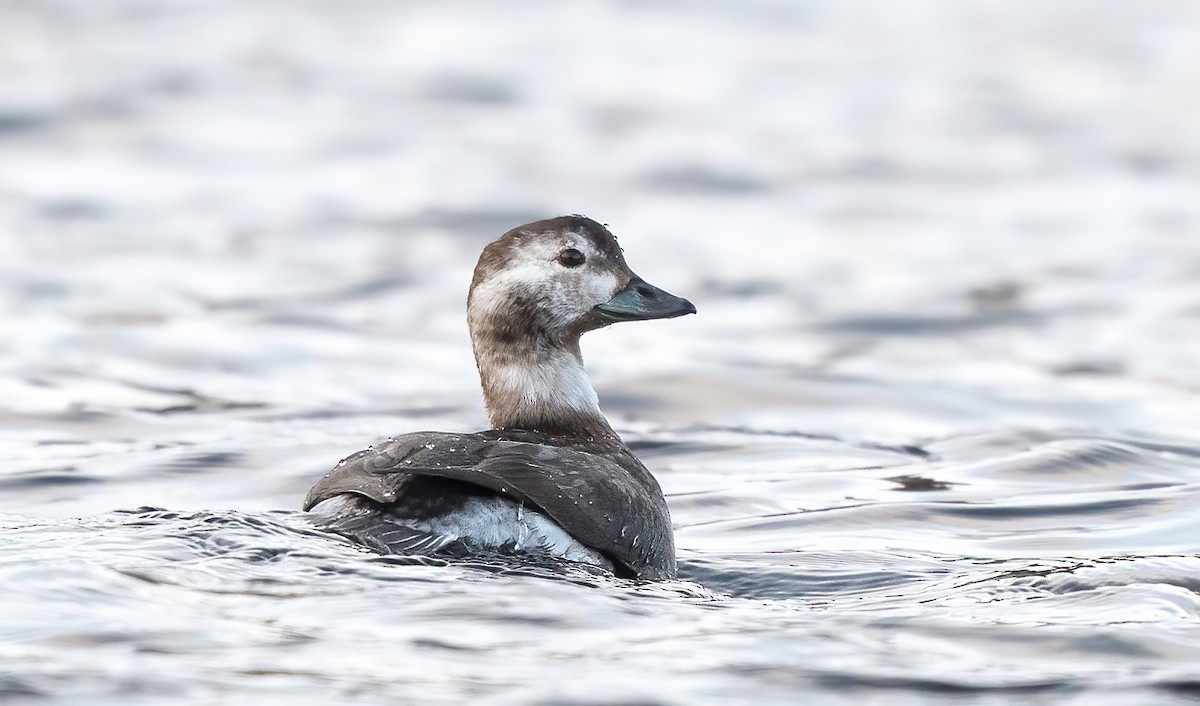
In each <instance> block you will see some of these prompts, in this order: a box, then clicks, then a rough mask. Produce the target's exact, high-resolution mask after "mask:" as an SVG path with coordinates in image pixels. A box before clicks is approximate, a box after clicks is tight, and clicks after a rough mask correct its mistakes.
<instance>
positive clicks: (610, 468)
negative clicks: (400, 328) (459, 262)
mask: <svg viewBox="0 0 1200 706" xmlns="http://www.w3.org/2000/svg"><path fill="white" fill-rule="evenodd" d="M695 312H696V307H694V306H693V305H692V303H691V302H689V301H688V300H686V299H683V298H681V297H677V296H674V295H672V294H669V293H667V292H665V291H663V290H662V289H659V288H658V287H655V286H653V285H650V284H647V283H646V282H645V281H644V280H643V279H641V278H640V277H638V276H637V275H635V274H634V273H633V271H632V270H630V269H629V266H628V265H627V264H626V263H625V258H624V256H623V254H622V251H621V248H620V246H619V245H618V244H617V240H616V238H614V237H613V235H612V233H610V232H609V231H608V229H607V228H605V227H604V226H603V225H601V224H599V223H597V222H596V221H594V220H592V219H590V218H584V217H582V216H563V217H559V218H551V219H548V220H542V221H536V222H533V223H528V224H526V225H523V226H519V227H517V228H514V229H512V230H510V231H509V232H507V233H505V234H504V235H503V236H501V237H500V238H499V239H498V240H496V241H494V242H492V243H491V244H489V245H488V246H487V247H486V248H484V250H483V254H482V255H480V257H479V262H478V263H477V264H476V266H475V273H474V276H473V277H472V280H471V288H470V293H469V295H468V297H467V323H468V327H469V329H470V335H471V344H472V348H473V349H474V352H475V362H476V365H477V367H478V369H479V378H480V382H481V383H482V387H483V398H484V402H485V405H486V407H487V414H488V422H489V424H490V425H491V429H488V430H486V431H481V432H477V433H469V434H455V433H444V432H416V433H412V434H405V435H403V436H398V437H395V438H392V439H389V440H388V441H387V442H386V443H383V444H379V445H376V446H373V447H371V448H369V449H367V450H365V451H360V452H358V453H356V454H354V455H352V456H350V457H348V458H346V459H344V460H343V461H341V462H340V463H338V465H337V466H336V467H335V468H334V469H333V470H332V471H330V472H329V473H328V474H327V475H326V476H325V477H324V478H322V479H321V480H320V481H319V482H317V484H316V485H315V486H313V488H312V490H311V491H309V493H308V497H307V498H306V499H305V501H304V509H305V510H313V509H315V510H316V511H317V512H318V513H320V514H319V515H318V516H317V518H316V519H317V521H318V524H320V525H322V526H324V527H325V528H327V529H329V530H331V531H334V532H337V533H339V534H342V535H345V536H348V537H350V538H352V539H354V540H356V541H358V542H360V543H363V544H365V545H367V546H369V547H372V548H374V549H376V550H378V551H381V552H384V553H398V554H424V555H428V554H442V553H445V554H454V555H460V556H461V555H471V554H480V553H504V554H521V553H524V554H532V555H538V554H540V555H544V556H552V557H559V558H561V559H566V560H568V561H574V562H580V563H584V564H589V565H591V566H595V567H600V568H602V569H605V570H607V571H611V572H612V573H614V574H616V575H618V576H624V577H632V578H642V579H652V580H653V579H665V578H670V577H673V576H674V575H675V570H676V568H675V540H674V535H673V533H672V530H671V517H670V513H669V512H668V510H667V503H666V500H665V499H664V498H663V494H662V490H661V489H660V488H659V485H658V482H657V481H655V479H654V477H653V476H652V475H651V474H650V472H649V471H648V470H646V467H645V466H644V465H642V463H641V461H639V460H638V459H637V457H636V456H634V454H633V452H632V451H631V450H630V449H629V447H628V446H626V445H625V443H624V442H623V441H622V440H621V437H620V436H618V435H617V433H616V432H615V431H614V430H613V428H612V426H611V425H610V424H609V423H608V421H607V420H606V419H605V417H604V415H603V413H601V411H600V405H599V402H598V400H597V397H596V392H595V390H594V389H593V388H592V385H591V382H590V381H589V379H588V376H587V373H586V371H585V370H584V367H583V358H582V356H581V355H580V351H579V337H580V336H581V335H583V334H584V333H586V332H588V331H592V330H595V329H599V328H602V327H604V326H608V325H610V324H614V323H617V322H621V321H639V320H645V319H665V318H672V317H676V316H683V315H685V314H694V313H695Z"/></svg>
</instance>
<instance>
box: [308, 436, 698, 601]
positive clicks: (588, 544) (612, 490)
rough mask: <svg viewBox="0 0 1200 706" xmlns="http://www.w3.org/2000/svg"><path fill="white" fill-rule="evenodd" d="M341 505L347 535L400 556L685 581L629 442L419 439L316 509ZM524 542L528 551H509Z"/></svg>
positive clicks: (361, 458)
mask: <svg viewBox="0 0 1200 706" xmlns="http://www.w3.org/2000/svg"><path fill="white" fill-rule="evenodd" d="M336 497H343V498H346V499H347V501H348V503H349V505H350V508H349V509H348V510H346V511H345V512H343V513H341V518H340V523H341V524H340V527H335V529H340V530H342V531H345V530H346V528H347V527H355V528H357V531H355V532H354V533H355V534H356V535H357V536H359V537H360V538H363V539H366V541H368V542H369V543H373V544H376V545H377V548H380V549H385V548H386V550H388V551H394V552H403V553H428V552H433V551H439V550H442V549H445V548H447V547H449V546H450V545H451V544H453V543H455V542H459V543H463V542H466V543H470V542H472V541H476V543H477V544H482V545H486V546H495V547H496V548H497V549H506V548H507V549H513V550H517V551H522V550H526V549H540V550H543V551H546V552H547V553H550V554H554V555H557V556H562V557H564V558H567V559H571V560H575V561H585V562H586V563H593V564H598V565H601V566H603V565H605V564H611V565H612V567H613V569H614V570H615V571H616V572H617V573H618V574H627V575H631V576H636V577H639V578H646V579H662V578H669V577H672V576H674V575H675V546H674V539H673V535H672V531H671V520H670V514H669V512H668V510H667V504H666V501H665V499H664V498H663V495H662V491H661V489H660V488H659V486H658V483H657V482H656V481H655V480H654V478H653V476H651V475H650V473H649V471H647V470H646V468H645V467H644V466H643V465H642V464H641V462H640V461H638V460H637V458H636V457H635V456H634V455H633V454H632V453H631V452H630V451H629V449H628V448H627V447H625V446H624V444H622V443H620V441H612V440H606V441H600V442H595V441H589V440H580V439H574V438H566V437H555V436H549V435H543V434H538V433H535V432H528V431H495V430H493V431H486V432H480V433H477V434H448V433H441V432H419V433H415V434H407V435H404V436H401V437H398V438H396V439H392V440H389V441H388V442H387V443H385V444H381V445H379V446H376V447H372V448H370V449H367V450H365V451H360V452H359V453H356V454H354V455H353V456H350V457H349V458H347V459H345V460H344V461H342V462H341V463H339V464H338V465H337V467H335V468H334V469H333V470H332V471H330V472H329V473H328V474H327V475H326V476H325V477H324V478H322V479H321V480H320V481H319V482H318V483H317V484H316V485H315V486H313V488H312V490H311V491H310V492H309V494H308V497H307V498H306V500H305V504H304V507H305V509H306V510H307V509H311V508H313V507H315V506H316V505H318V504H319V503H322V502H324V501H326V500H330V499H332V498H336ZM514 537H515V542H516V544H517V546H515V547H506V546H505V543H506V542H509V543H511V542H513V541H514V539H513V538H514ZM522 542H524V543H525V546H520V545H521V543H522ZM496 543H498V545H497V544H496Z"/></svg>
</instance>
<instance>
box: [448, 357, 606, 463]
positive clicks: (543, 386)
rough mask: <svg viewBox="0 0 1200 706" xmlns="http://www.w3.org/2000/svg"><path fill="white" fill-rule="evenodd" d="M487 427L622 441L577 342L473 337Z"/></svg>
mask: <svg viewBox="0 0 1200 706" xmlns="http://www.w3.org/2000/svg"><path fill="white" fill-rule="evenodd" d="M473 338H474V340H473V341H472V343H473V344H474V348H475V363H476V365H477V366H478V367H479V380H480V382H481V383H482V385H483V400H484V404H485V405H486V406H487V412H488V422H489V423H490V424H491V426H492V428H494V429H525V430H530V431H537V432H542V433H544V434H551V435H561V436H570V437H576V438H581V439H591V440H596V441H599V440H606V439H613V440H619V439H620V437H618V436H617V433H616V432H615V431H613V428H612V427H611V426H610V425H609V423H608V420H606V419H605V418H604V414H603V413H601V412H600V403H599V400H598V399H597V397H596V390H595V389H594V388H593V387H592V382H591V380H589V379H588V376H587V371H586V370H584V367H583V358H582V356H581V355H580V353H579V342H578V340H574V341H569V342H565V343H560V342H551V341H547V340H538V341H536V342H534V343H532V344H531V342H516V341H511V342H510V341H504V340H501V339H498V338H491V337H488V338H489V340H486V341H484V340H481V339H480V338H479V337H473Z"/></svg>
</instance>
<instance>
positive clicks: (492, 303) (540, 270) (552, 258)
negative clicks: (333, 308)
mask: <svg viewBox="0 0 1200 706" xmlns="http://www.w3.org/2000/svg"><path fill="white" fill-rule="evenodd" d="M566 248H575V249H577V250H579V251H580V252H582V253H584V255H585V256H586V257H587V258H588V260H589V261H590V260H592V259H593V258H595V257H596V254H595V252H594V250H593V249H592V247H591V245H590V244H589V243H587V242H586V240H584V239H578V238H572V239H569V240H565V241H563V242H561V243H559V244H552V243H537V244H531V245H529V246H528V247H524V248H522V249H521V251H520V252H519V254H518V256H517V257H514V258H513V259H512V260H510V261H509V262H508V263H507V264H506V266H505V268H504V269H502V270H499V271H496V272H493V273H491V274H490V275H489V276H488V277H487V279H485V280H483V281H482V282H480V283H479V284H478V285H476V287H475V290H474V292H473V293H472V297H471V309H472V311H471V315H472V316H504V315H505V309H506V308H507V307H509V306H511V303H512V301H513V296H514V294H513V293H514V292H527V293H529V294H530V295H532V296H533V297H535V298H536V299H537V300H538V301H539V302H540V304H541V306H542V308H543V313H544V314H545V315H546V320H547V321H548V322H550V323H551V325H557V326H565V325H567V324H569V323H571V322H573V321H575V320H576V319H578V318H579V317H580V316H583V315H584V314H587V313H588V312H589V311H591V309H592V308H593V307H595V306H596V305H597V304H603V303H604V302H606V301H608V300H609V299H612V298H613V295H615V294H616V293H617V291H618V290H619V288H620V281H619V280H618V278H617V275H616V274H615V273H613V272H610V271H608V270H605V269H600V268H598V267H595V266H594V265H589V264H584V265H582V266H580V267H578V268H568V267H564V266H563V265H561V264H559V262H558V254H559V253H560V252H562V250H564V249H566Z"/></svg>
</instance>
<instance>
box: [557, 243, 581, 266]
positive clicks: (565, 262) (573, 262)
mask: <svg viewBox="0 0 1200 706" xmlns="http://www.w3.org/2000/svg"><path fill="white" fill-rule="evenodd" d="M585 262H587V258H586V257H584V254H583V253H581V252H579V251H578V250H576V249H575V248H567V249H566V250H563V251H562V252H560V253H559V254H558V264H560V265H562V266H563V267H579V266H580V265H582V264H583V263H585Z"/></svg>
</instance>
